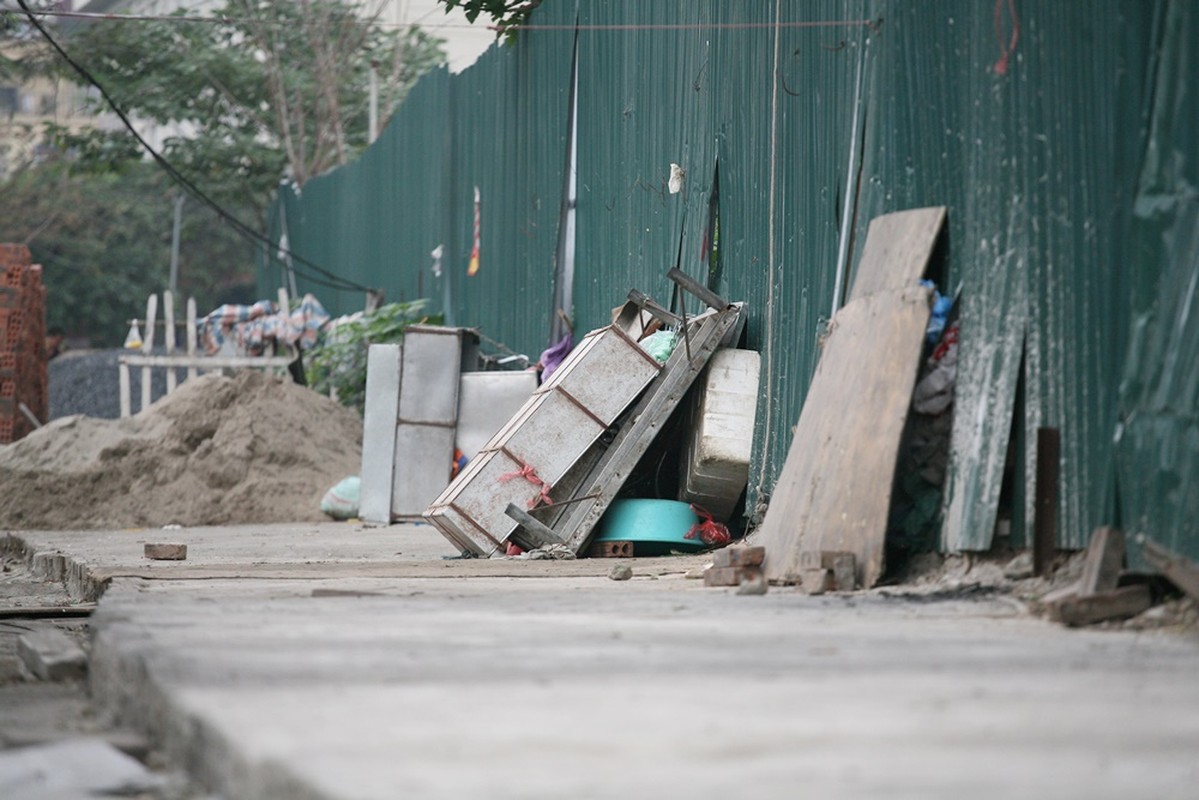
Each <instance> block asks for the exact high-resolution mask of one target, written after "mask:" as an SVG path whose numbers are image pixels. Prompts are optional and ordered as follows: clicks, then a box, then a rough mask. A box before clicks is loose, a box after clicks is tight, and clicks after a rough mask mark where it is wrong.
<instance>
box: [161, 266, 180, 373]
mask: <svg viewBox="0 0 1199 800" xmlns="http://www.w3.org/2000/svg"><path fill="white" fill-rule="evenodd" d="M162 319H163V323H164V325H165V327H164V329H163V333H164V335H163V338H162V341H163V344H164V345H165V347H166V351H167V355H168V356H173V355H175V295H174V293H172V292H171V290H170V289H168V290H167V291H165V292H163V293H162ZM177 380H178V376H177V375H176V374H175V370H173V369H168V370H167V394H170V393H171V392H173V391H175V384H176V382H177Z"/></svg>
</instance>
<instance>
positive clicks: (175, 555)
mask: <svg viewBox="0 0 1199 800" xmlns="http://www.w3.org/2000/svg"><path fill="white" fill-rule="evenodd" d="M145 553H146V558H150V559H153V560H155V561H183V560H184V559H186V558H187V545H185V544H147V545H146V548H145Z"/></svg>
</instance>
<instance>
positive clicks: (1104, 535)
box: [1078, 527, 1124, 597]
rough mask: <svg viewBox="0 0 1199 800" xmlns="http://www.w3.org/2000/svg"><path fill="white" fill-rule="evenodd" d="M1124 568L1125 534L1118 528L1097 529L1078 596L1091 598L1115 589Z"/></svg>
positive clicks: (1079, 585)
mask: <svg viewBox="0 0 1199 800" xmlns="http://www.w3.org/2000/svg"><path fill="white" fill-rule="evenodd" d="M1123 567H1124V534H1123V533H1122V532H1121V531H1119V530H1118V529H1116V528H1108V527H1103V528H1096V529H1095V531H1094V533H1092V534H1091V544H1090V545H1089V546H1088V547H1087V555H1086V559H1085V560H1084V561H1083V563H1082V577H1081V578H1080V579H1079V581H1078V596H1079V597H1089V596H1090V595H1093V594H1098V593H1099V592H1107V591H1111V590H1112V589H1115V588H1116V584H1117V582H1118V581H1119V580H1120V570H1121V569H1122V568H1123Z"/></svg>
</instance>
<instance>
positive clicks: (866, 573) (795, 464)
mask: <svg viewBox="0 0 1199 800" xmlns="http://www.w3.org/2000/svg"><path fill="white" fill-rule="evenodd" d="M929 299H930V296H929V291H928V290H927V289H924V288H922V287H919V286H915V287H909V288H907V289H905V290H903V291H902V292H884V293H880V294H871V295H866V296H864V297H861V298H859V299H857V300H853V301H851V302H850V303H849V305H847V306H845V307H844V308H843V309H841V311H840V313H838V314H837V316H836V317H835V318H834V319H833V322H832V324H831V331H830V333H829V335H828V339H827V340H826V341H825V344H824V352H823V354H822V356H821V358H820V363H819V364H818V366H817V368H816V374H815V375H814V376H813V379H812V384H811V387H810V388H809V390H808V396H807V398H806V399H805V401H804V406H803V411H802V413H801V414H800V417H799V424H798V425H797V426H796V431H795V437H794V438H793V440H792V442H791V448H790V450H789V451H788V454H787V460H786V462H785V464H784V465H783V472H782V475H781V476H780V477H779V480H778V483H777V484H776V485H775V490H774V493H773V496H772V499H771V503H770V507H769V509H768V510H767V512H766V518H765V519H764V520H763V522H762V527H761V528H760V530H759V532H758V533H757V534H756V541H755V543H756V544H761V545H763V546H765V548H766V575H767V577H768V578H769V579H771V580H773V581H794V580H796V579H797V578H799V574H800V570H801V565H800V560H801V554H802V553H803V552H805V551H812V552H819V551H823V550H831V551H840V552H848V553H853V555H854V557H855V559H856V565H855V566H856V570H857V582H858V585H859V586H862V587H864V588H869V587H871V586H873V585H874V584H875V582H877V581H878V579H879V577H880V576H881V575H882V572H883V545H884V540H885V537H886V530H887V515H888V511H889V509H890V505H891V484H892V481H893V480H894V474H895V463H896V459H897V456H898V451H899V440H900V437H901V435H902V433H903V428H904V424H905V423H906V421H907V417H908V409H909V407H910V406H911V398H912V388H913V386H914V385H915V381H916V372H917V367H918V365H919V361H920V354H921V348H922V346H923V341H924V331H925V328H926V327H927V325H928V317H929Z"/></svg>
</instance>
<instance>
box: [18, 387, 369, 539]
mask: <svg viewBox="0 0 1199 800" xmlns="http://www.w3.org/2000/svg"><path fill="white" fill-rule="evenodd" d="M361 458H362V421H361V420H360V419H359V418H358V415H357V414H355V413H354V412H353V411H351V410H349V409H347V408H343V407H342V406H340V405H338V404H336V403H334V402H333V401H331V400H329V399H327V398H325V397H322V396H321V395H319V394H317V393H315V392H313V391H311V390H310V389H306V388H304V387H302V386H297V385H296V384H294V383H292V382H290V381H289V380H286V379H284V378H280V377H276V376H270V375H264V374H262V373H260V372H258V371H256V370H246V371H244V372H242V373H239V374H238V375H236V376H234V377H231V378H229V377H223V376H220V375H207V376H204V377H201V378H198V379H196V380H193V381H188V382H186V383H184V384H183V385H182V386H181V387H180V388H179V390H178V391H176V392H175V393H174V394H172V395H170V396H169V397H167V398H165V399H163V400H161V401H159V402H158V403H155V404H154V405H153V406H151V407H150V408H148V409H147V410H146V411H144V412H142V413H140V414H138V415H136V416H134V417H131V418H129V419H124V420H104V419H94V418H90V417H81V416H74V417H64V418H62V419H58V420H55V421H54V422H52V423H50V424H49V425H47V426H45V427H44V428H42V429H40V430H38V431H35V432H34V433H33V434H31V435H29V436H27V437H25V439H23V440H21V441H19V442H16V443H15V444H11V445H7V446H0V527H5V528H24V529H32V528H42V529H69V528H130V527H156V526H161V525H167V524H172V523H177V524H180V525H216V524H224V523H253V522H303V521H309V520H319V519H326V517H325V516H324V515H323V514H321V512H320V509H319V507H318V506H319V503H320V499H321V496H322V495H323V494H324V493H325V491H326V490H328V489H329V487H331V486H332V485H333V484H335V483H337V481H339V480H341V479H342V478H344V477H346V476H347V475H356V474H358V470H359V468H360V466H361Z"/></svg>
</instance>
